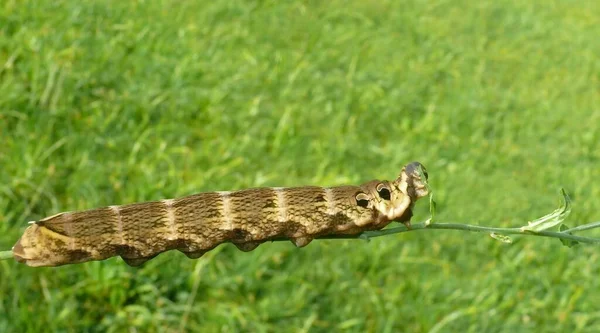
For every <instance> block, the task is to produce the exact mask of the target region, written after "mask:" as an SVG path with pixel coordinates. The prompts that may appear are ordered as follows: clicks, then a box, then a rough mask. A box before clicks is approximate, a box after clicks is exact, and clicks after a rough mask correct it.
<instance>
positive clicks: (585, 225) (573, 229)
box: [561, 221, 600, 233]
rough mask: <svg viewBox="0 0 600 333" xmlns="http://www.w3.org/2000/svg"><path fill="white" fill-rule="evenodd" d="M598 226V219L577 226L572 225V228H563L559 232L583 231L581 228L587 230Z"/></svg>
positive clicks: (599, 224) (599, 222)
mask: <svg viewBox="0 0 600 333" xmlns="http://www.w3.org/2000/svg"><path fill="white" fill-rule="evenodd" d="M598 227H600V221H598V222H593V223H588V224H584V225H580V226H578V227H574V228H571V229H567V230H563V231H561V232H564V233H567V232H575V231H583V230H589V229H594V228H598Z"/></svg>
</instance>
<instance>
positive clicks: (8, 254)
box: [0, 251, 13, 260]
mask: <svg viewBox="0 0 600 333" xmlns="http://www.w3.org/2000/svg"><path fill="white" fill-rule="evenodd" d="M12 257H13V254H12V251H0V260H5V259H10V258H12Z"/></svg>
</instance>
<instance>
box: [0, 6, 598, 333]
mask: <svg viewBox="0 0 600 333" xmlns="http://www.w3.org/2000/svg"><path fill="white" fill-rule="evenodd" d="M598 36H600V6H599V4H598V2H597V1H567V0H563V1H546V0H544V1H542V0H537V1H518V0H514V1H509V0H501V1H477V2H475V1H420V0H409V1H367V0H354V1H338V0H333V1H225V0H223V1H175V0H171V1H117V0H113V1H89V2H83V1H17V0H14V1H9V0H2V1H0V246H1V247H0V250H4V249H10V247H11V246H12V245H13V244H14V243H15V242H16V240H17V239H18V237H19V235H20V233H21V232H22V231H23V230H24V228H25V227H26V225H27V224H26V222H27V221H30V220H35V219H39V218H41V217H44V216H48V215H52V214H55V213H57V212H60V211H67V210H77V209H87V208H95V207H97V206H103V205H109V204H122V203H131V202H137V201H145V200H157V199H162V198H171V197H177V196H183V195H187V194H192V193H196V192H200V191H211V190H235V189H241V188H246V187H254V186H297V185H321V186H332V185H339V184H355V183H360V182H363V181H367V180H370V179H373V178H379V179H393V178H395V177H396V176H397V174H398V172H399V171H400V169H401V167H402V166H403V165H404V164H405V163H407V162H410V161H413V160H418V161H420V162H422V163H423V164H424V165H425V166H426V167H427V169H428V171H429V175H430V181H431V185H432V186H433V188H434V190H435V193H436V200H437V201H438V214H439V218H438V219H439V221H446V222H464V223H473V224H483V225H495V226H510V225H512V226H519V225H522V224H525V223H526V221H527V220H531V219H534V218H536V217H539V216H541V215H544V214H546V213H547V212H549V211H552V210H553V209H555V208H556V207H557V204H558V201H559V199H560V196H559V192H558V190H559V189H560V187H562V186H564V187H565V188H566V189H567V191H568V192H569V194H570V195H571V197H572V199H573V213H572V215H571V217H570V218H569V220H568V222H567V223H568V224H570V225H575V224H582V223H587V222H592V221H595V220H600V213H599V208H600V203H599V200H598V199H599V198H600V182H599V181H598V179H599V177H600V166H599V162H600V39H599V38H598ZM427 217H428V212H427V203H426V201H423V202H420V203H419V205H418V209H417V212H416V216H415V217H414V219H413V221H419V220H423V219H425V218H427ZM599 253H600V252H599V250H598V248H594V247H583V246H580V247H576V248H574V249H569V248H567V247H563V246H561V244H560V242H559V241H557V240H554V239H542V238H526V239H525V238H523V239H519V240H517V241H516V242H515V243H514V244H512V245H506V244H503V243H500V242H498V241H495V240H493V239H491V238H490V237H489V236H487V235H485V234H475V233H461V232H457V231H424V232H414V233H408V234H401V235H394V236H388V237H382V238H377V239H374V240H373V241H371V242H369V243H367V242H363V241H359V240H347V241H342V240H323V241H316V242H313V243H312V244H310V245H309V246H308V247H306V248H303V249H296V248H295V247H294V246H293V245H292V244H291V243H289V242H282V243H273V244H264V245H262V246H260V247H259V248H258V249H257V250H255V251H253V252H249V253H243V252H240V251H238V250H237V249H235V247H234V246H232V245H224V246H220V247H219V248H217V249H216V250H214V251H212V252H210V253H209V254H207V255H205V256H204V257H202V258H201V259H199V260H189V259H187V258H186V257H185V256H184V255H183V254H181V253H178V252H169V253H165V254H162V255H160V256H159V257H158V258H156V259H154V260H152V261H150V262H148V263H147V264H146V265H144V266H143V267H142V268H130V267H128V266H127V265H125V264H124V263H123V261H122V260H121V259H120V258H113V259H110V260H107V261H103V262H91V263H85V264H80V265H72V266H63V267H60V268H38V269H33V268H29V267H26V266H25V265H21V264H18V263H16V262H14V261H13V260H5V261H2V262H0V298H1V301H0V331H2V332H40V331H57V332H58V331H60V332H82V331H97V332H178V331H203V332H213V331H247V332H331V331H349V332H365V331H368V332H398V331H408V332H428V331H429V332H459V331H460V332H541V331H544V332H598V331H600V302H599V300H600V291H599V287H600V283H599V279H598V277H599V275H600V263H599Z"/></svg>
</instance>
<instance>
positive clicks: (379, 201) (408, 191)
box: [356, 162, 429, 222]
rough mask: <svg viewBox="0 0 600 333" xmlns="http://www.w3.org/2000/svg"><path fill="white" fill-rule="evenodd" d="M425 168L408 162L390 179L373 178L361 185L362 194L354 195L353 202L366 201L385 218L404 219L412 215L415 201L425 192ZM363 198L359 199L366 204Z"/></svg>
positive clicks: (427, 192)
mask: <svg viewBox="0 0 600 333" xmlns="http://www.w3.org/2000/svg"><path fill="white" fill-rule="evenodd" d="M427 177H428V174H427V170H426V169H425V167H424V166H423V165H422V164H421V163H419V162H412V163H410V164H407V165H406V166H404V168H402V171H401V172H400V175H399V176H398V178H397V179H396V180H394V181H387V180H383V181H379V180H374V181H370V182H368V183H365V184H363V185H361V187H362V188H363V190H364V191H365V193H364V197H357V198H356V199H357V203H358V204H359V205H360V204H361V201H360V200H361V199H362V200H368V203H369V205H370V208H371V209H374V210H376V211H377V212H378V213H379V216H380V218H381V219H384V220H387V221H398V222H408V221H409V220H410V218H411V217H412V208H413V206H414V204H415V202H416V201H417V200H418V199H420V198H422V197H425V196H427V195H428V194H429V187H428V185H427ZM366 203H367V201H362V204H363V205H364V204H366Z"/></svg>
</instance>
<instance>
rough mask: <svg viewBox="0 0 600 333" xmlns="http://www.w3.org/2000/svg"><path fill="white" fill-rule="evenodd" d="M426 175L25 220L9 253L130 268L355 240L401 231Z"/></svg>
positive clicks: (416, 166)
mask: <svg viewBox="0 0 600 333" xmlns="http://www.w3.org/2000/svg"><path fill="white" fill-rule="evenodd" d="M427 177H428V175H427V171H426V170H425V167H424V166H423V165H422V164H420V163H419V162H412V163H409V164H407V165H405V166H404V167H403V168H402V171H401V172H400V175H399V176H398V178H397V179H395V180H393V181H386V180H372V181H369V182H366V183H363V184H361V185H358V186H348V185H345V186H335V187H318V186H303V187H289V188H279V187H264V188H250V189H243V190H239V191H231V192H205V193H198V194H194V195H190V196H186V197H182V198H178V199H166V200H161V201H152V202H143V203H134V204H127V205H120V206H108V207H102V208H97V209H91V210H85V211H76V212H63V213H59V214H56V215H53V216H49V217H46V218H43V219H41V220H39V221H35V222H31V225H29V226H28V227H27V228H26V229H25V231H24V233H23V235H22V236H21V238H20V239H19V240H18V241H17V243H16V244H15V245H14V247H13V248H12V252H13V257H14V258H15V259H16V260H17V261H18V262H20V263H24V264H26V265H28V266H32V267H39V266H60V265H67V264H75V263H82V262H87V261H93V260H105V259H108V258H111V257H114V256H120V257H121V258H123V260H124V261H125V262H126V263H127V264H128V265H130V266H138V265H141V264H143V263H144V262H146V261H148V260H150V259H152V258H154V257H155V256H157V255H158V254H160V253H162V252H165V251H169V250H179V251H181V252H183V253H184V254H185V255H186V256H188V257H189V258H199V257H201V256H202V255H203V254H204V253H206V252H207V251H210V250H211V249H213V248H215V247H216V246H218V245H219V244H222V243H225V242H229V243H233V244H234V245H235V246H237V247H238V248H239V249H240V250H242V251H252V250H254V249H255V248H256V247H257V246H259V245H260V244H261V243H264V242H267V241H272V240H279V239H289V240H291V241H292V243H294V244H295V245H296V246H297V247H304V246H306V245H308V244H309V243H310V242H311V241H312V240H313V239H315V238H320V237H325V236H335V235H357V234H360V233H362V232H364V231H368V230H378V229H382V228H384V227H385V226H387V225H388V224H389V223H391V222H392V221H397V222H402V223H405V224H407V225H409V223H410V219H411V217H412V209H413V206H414V204H415V202H416V201H417V200H418V199H419V198H422V197H424V196H426V195H428V194H429V190H428V186H427Z"/></svg>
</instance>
